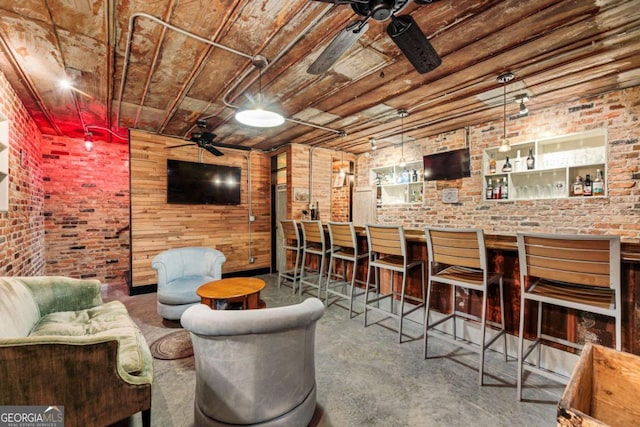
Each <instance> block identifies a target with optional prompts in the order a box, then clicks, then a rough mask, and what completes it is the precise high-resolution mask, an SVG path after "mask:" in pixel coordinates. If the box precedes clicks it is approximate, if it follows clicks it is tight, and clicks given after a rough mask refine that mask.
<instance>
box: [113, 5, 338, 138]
mask: <svg viewBox="0 0 640 427" xmlns="http://www.w3.org/2000/svg"><path fill="white" fill-rule="evenodd" d="M332 7H333V6H332V5H328V6H327V7H326V8H325V9H324V10H323V12H322V13H321V14H320V15H319V16H318V17H316V19H314V20H313V21H312V22H311V23H310V24H309V25H307V27H306V28H305V29H304V31H302V32H301V33H300V34H298V36H296V37H295V38H294V39H293V41H292V42H291V43H289V44H288V45H287V46H286V47H285V48H284V49H283V50H282V51H281V52H280V53H279V54H278V55H277V56H276V58H275V59H274V60H273V61H271V62H268V63H267V65H266V67H265V70H266V69H268V68H269V67H270V66H271V64H273V63H274V62H275V61H277V60H278V59H280V58H281V57H282V56H283V55H284V54H285V53H286V52H287V51H288V50H289V49H291V47H293V46H294V45H295V43H297V42H298V41H299V40H300V39H301V38H302V37H303V36H304V35H306V33H307V32H308V31H309V30H311V28H313V27H314V26H315V25H317V23H318V22H319V21H320V20H321V19H322V18H323V17H324V16H325V15H326V14H327V13H328V12H329V10H330V9H331V8H332ZM139 17H140V18H147V19H150V20H152V21H153V22H155V23H157V24H160V25H163V26H165V27H166V28H169V29H170V30H173V31H176V32H178V33H180V34H182V35H185V36H187V37H191V38H193V39H195V40H198V41H200V42H202V43H205V44H208V45H211V46H214V47H217V48H219V49H222V50H225V51H227V52H230V53H233V54H235V55H238V56H241V57H243V58H246V59H249V60H251V62H252V63H255V62H256V61H261V58H263V57H261V56H259V55H256V56H252V55H249V54H247V53H244V52H240V51H239V50H236V49H233V48H230V47H227V46H224V45H222V44H220V43H216V42H214V41H211V40H209V39H206V38H204V37H201V36H198V35H197V34H193V33H190V32H189V31H186V30H183V29H182V28H179V27H176V26H175V25H171V24H169V23H168V22H165V21H163V20H162V19H160V18H157V17H155V16H153V15H149V14H148V13H143V12H136V13H134V14H132V15H131V17H130V18H129V34H128V35H127V45H126V48H125V54H124V63H123V67H122V69H123V71H122V77H121V79H120V90H119V93H118V108H117V112H116V125H117V126H118V127H120V114H121V112H122V98H123V96H124V85H125V83H126V78H127V70H128V68H129V56H130V53H131V41H132V39H133V29H134V23H135V20H136V18H139ZM265 61H266V59H265ZM251 71H252V70H248V72H247V73H245V74H244V75H243V76H242V77H241V78H240V79H238V83H237V84H234V85H232V87H231V89H229V90H228V91H227V92H226V93H225V95H224V96H223V102H224V104H225V106H226V107H229V108H233V109H238V108H240V107H239V106H236V105H233V104H231V103H230V102H229V101H227V97H228V96H229V94H230V93H231V92H232V91H233V90H235V89H236V88H237V87H238V84H239V82H241V81H243V80H244V79H245V78H246V76H247V75H248V74H249V73H250V72H251ZM255 80H256V78H254V79H252V80H251V81H250V82H249V83H248V84H247V85H246V86H245V87H244V88H243V89H242V91H241V93H242V92H244V91H246V90H247V89H248V88H249V86H251V84H253V83H254V82H255ZM220 111H221V110H220ZM215 114H217V113H215ZM215 114H214V115H215ZM212 116H213V115H209V116H207V117H206V118H205V120H206V119H207V118H209V117H212ZM285 120H287V121H289V122H292V123H296V124H300V125H304V126H310V127H314V128H317V129H321V130H324V131H327V132H335V133H342V132H343V131H341V130H336V129H331V128H328V127H325V126H321V125H316V124H314V123H309V122H305V121H302V120H297V119H293V118H287V117H285Z"/></svg>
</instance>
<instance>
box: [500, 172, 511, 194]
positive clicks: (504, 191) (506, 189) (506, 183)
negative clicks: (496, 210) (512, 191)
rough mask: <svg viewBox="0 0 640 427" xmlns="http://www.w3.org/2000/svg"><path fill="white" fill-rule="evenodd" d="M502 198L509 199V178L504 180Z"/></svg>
mask: <svg viewBox="0 0 640 427" xmlns="http://www.w3.org/2000/svg"><path fill="white" fill-rule="evenodd" d="M500 198H501V199H508V198H509V184H508V182H507V177H504V178H502V187H501V188H500Z"/></svg>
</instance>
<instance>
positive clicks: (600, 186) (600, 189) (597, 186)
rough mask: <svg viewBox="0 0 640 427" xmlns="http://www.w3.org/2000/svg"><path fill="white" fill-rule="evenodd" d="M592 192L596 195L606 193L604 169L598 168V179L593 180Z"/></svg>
mask: <svg viewBox="0 0 640 427" xmlns="http://www.w3.org/2000/svg"><path fill="white" fill-rule="evenodd" d="M592 192H593V195H594V196H603V195H604V181H603V180H602V171H601V170H600V169H596V179H595V180H594V181H593V189H592Z"/></svg>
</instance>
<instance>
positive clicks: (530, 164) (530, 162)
mask: <svg viewBox="0 0 640 427" xmlns="http://www.w3.org/2000/svg"><path fill="white" fill-rule="evenodd" d="M535 167H536V159H535V158H534V157H533V148H529V156H527V170H531V169H534V168H535Z"/></svg>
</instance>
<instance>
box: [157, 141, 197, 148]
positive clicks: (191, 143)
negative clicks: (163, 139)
mask: <svg viewBox="0 0 640 427" xmlns="http://www.w3.org/2000/svg"><path fill="white" fill-rule="evenodd" d="M187 145H193V142H187V143H186V144H180V145H172V146H171V147H164V148H179V147H186V146H187Z"/></svg>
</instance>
